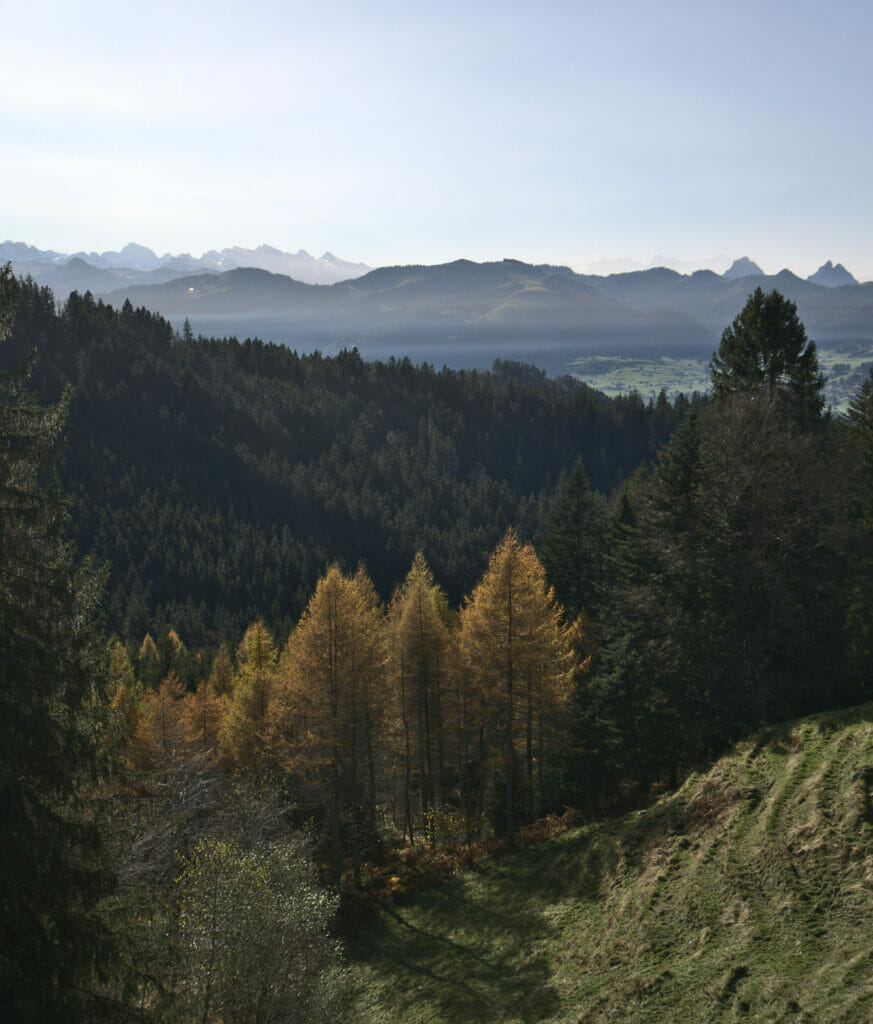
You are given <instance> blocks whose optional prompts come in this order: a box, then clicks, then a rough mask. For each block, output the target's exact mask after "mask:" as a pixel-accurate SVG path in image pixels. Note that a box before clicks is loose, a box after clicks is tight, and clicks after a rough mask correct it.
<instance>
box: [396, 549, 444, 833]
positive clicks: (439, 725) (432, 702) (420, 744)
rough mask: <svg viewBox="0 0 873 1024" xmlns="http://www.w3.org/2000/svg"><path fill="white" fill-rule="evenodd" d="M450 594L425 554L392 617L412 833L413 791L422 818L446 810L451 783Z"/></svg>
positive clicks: (398, 714)
mask: <svg viewBox="0 0 873 1024" xmlns="http://www.w3.org/2000/svg"><path fill="white" fill-rule="evenodd" d="M449 614H450V613H449V609H448V602H447V601H446V597H445V594H444V593H443V592H442V590H441V589H440V588H439V587H438V586H437V585H436V584H435V583H434V579H433V574H432V573H431V571H430V569H429V568H428V566H427V563H426V562H425V560H424V556H423V555H422V554H421V552H418V554H416V556H415V559H414V561H413V563H412V568H411V569H410V571H409V574H408V575H407V577H406V580H405V581H404V584H403V586H402V588H401V589H400V590H399V592H398V594H397V595H396V597H395V600H394V602H393V603H392V605H391V608H390V611H389V662H388V664H389V678H390V680H391V685H392V688H393V691H394V693H393V700H392V706H393V707H394V708H395V714H394V721H395V733H396V734H397V735H398V739H399V745H400V747H401V751H402V753H401V757H400V760H401V761H402V764H403V779H404V781H403V806H404V823H405V827H406V831H407V833H408V835H409V839H410V841H413V840H414V832H413V822H414V817H415V815H414V813H413V795H412V794H413V791H414V792H415V793H417V796H418V800H417V803H418V808H417V809H418V810H419V812H420V813H421V815H422V816H425V817H426V816H427V815H428V814H429V813H430V812H433V811H434V810H435V809H437V808H438V807H440V806H441V804H442V801H443V793H442V788H443V784H444V781H445V778H446V767H447V765H446V759H447V736H446V712H447V710H448V708H447V706H446V704H447V700H448V697H449V692H448V676H449V665H450V657H451V654H450V652H451V645H452V638H451V635H450V633H449V629H448V626H447V624H446V623H447V620H448V618H449Z"/></svg>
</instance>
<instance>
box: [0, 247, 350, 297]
mask: <svg viewBox="0 0 873 1024" xmlns="http://www.w3.org/2000/svg"><path fill="white" fill-rule="evenodd" d="M7 260H10V261H11V262H12V264H13V266H14V268H15V272H16V273H17V274H20V275H25V274H30V275H31V276H32V277H33V278H34V279H35V280H36V281H39V283H40V284H46V285H48V286H49V287H50V288H56V289H58V290H59V291H61V290H63V288H65V287H67V284H68V282H75V283H73V284H71V285H70V288H71V289H72V288H75V289H76V290H77V291H91V292H94V293H95V294H99V293H102V292H106V291H110V290H112V289H113V288H118V287H121V286H122V285H124V284H157V283H162V282H164V281H171V280H173V279H174V278H177V277H184V276H186V275H189V274H198V273H212V272H215V273H220V272H222V271H227V270H233V269H235V268H237V267H258V268H260V269H261V270H269V271H271V272H273V273H275V274H286V275H288V276H289V277H293V278H295V279H296V280H298V281H305V282H307V283H308V284H335V283H336V282H337V281H347V280H349V279H351V278H354V277H360V276H361V275H362V274H366V273H367V271H368V270H370V267H368V266H367V265H366V264H364V263H351V262H349V261H348V260H341V259H338V258H337V257H336V256H334V255H333V253H330V252H326V253H324V254H323V255H322V256H320V257H318V259H316V258H315V257H314V256H310V254H309V253H308V252H307V251H306V250H305V249H299V250H298V251H297V252H294V253H290V252H282V251H281V250H280V249H274V248H273V247H272V246H269V245H261V246H259V247H258V248H257V249H243V248H240V247H239V246H233V247H232V248H229V249H221V250H220V251H219V250H216V249H210V250H209V252H205V253H203V255H202V256H199V257H195V256H191V255H190V254H189V253H180V254H179V255H176V256H174V255H172V254H171V253H165V254H164V255H163V256H158V255H157V254H156V253H154V252H153V251H152V250H151V249H149V248H147V247H146V246H144V245H137V244H136V243H135V242H131V243H129V244H128V245H126V246H125V247H124V248H123V249H122V250H121V251H120V252H114V251H112V252H102V253H96V252H91V253H86V252H77V253H73V254H72V255H69V254H66V253H59V252H55V251H54V250H52V249H49V250H42V249H37V248H35V247H34V246H32V245H26V244H25V243H23V242H2V243H0V263H5V262H6V261H7ZM71 264H72V268H71V269H70V265H71Z"/></svg>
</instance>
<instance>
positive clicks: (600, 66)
mask: <svg viewBox="0 0 873 1024" xmlns="http://www.w3.org/2000/svg"><path fill="white" fill-rule="evenodd" d="M871 43H873V4H871V3H870V0H858V2H850V0H833V2H831V3H830V4H829V5H825V4H823V3H822V2H821V0H816V2H805V0H791V2H785V3H783V2H769V0H755V2H746V0H739V2H737V0H734V2H732V3H725V2H723V0H720V2H717V3H716V2H710V0H689V2H679V0H659V2H655V0H649V2H637V3H623V2H620V0H618V2H616V0H614V2H612V3H609V4H607V3H604V2H602V0H597V2H596V3H595V2H591V3H589V2H587V0H575V2H568V3H565V2H559V0H541V2H539V3H536V4H534V3H530V2H527V0H526V2H524V3H515V2H512V0H500V2H491V0H484V2H483V0H465V2H463V3H456V2H454V0H439V2H436V0H433V2H429V3H426V4H425V3H415V2H406V3H385V2H379V0H372V2H371V3H369V4H362V3H360V0H357V2H349V3H345V2H341V3H331V2H329V0H323V2H322V3H321V4H319V5H317V7H316V4H314V3H313V2H312V0H309V2H307V3H305V4H304V3H298V2H296V0H291V2H289V0H282V2H278V0H276V2H274V0H248V2H247V3H240V2H238V0H236V2H233V3H230V2H225V0H209V2H208V3H205V2H203V3H201V2H199V0H196V2H189V0H184V2H183V3H181V4H178V3H177V2H176V0H174V2H172V3H169V2H165V0H150V2H149V4H148V5H142V6H139V5H136V6H135V5H133V4H130V3H126V2H123V0H122V2H119V0H114V2H112V3H102V2H88V0H85V2H81V3H73V2H70V0H43V2H42V3H40V4H38V5H37V6H35V7H30V6H29V5H27V4H16V5H7V7H6V9H5V10H4V13H3V18H2V41H0V52H2V63H3V69H2V85H0V161H2V162H0V166H2V175H0V185H2V198H0V239H11V240H13V241H25V242H30V243H31V244H34V245H37V246H38V247H40V248H53V249H57V250H60V251H75V250H78V249H85V250H98V251H99V250H104V249H119V248H121V247H122V246H123V245H124V244H125V243H126V242H129V241H137V242H140V243H142V244H144V245H148V246H150V247H151V248H153V249H155V250H156V251H157V252H158V253H164V252H167V251H170V252H174V253H175V252H179V251H188V252H191V253H193V254H194V255H200V254H201V253H202V252H203V251H204V250H206V249H211V248H223V247H224V246H229V245H242V246H247V247H255V246H257V245H259V244H261V243H263V242H266V243H268V244H271V245H275V246H277V247H278V248H281V249H287V250H292V251H293V250H296V249H298V248H306V249H308V250H309V251H310V252H312V253H313V254H314V255H320V254H321V253H322V252H323V251H324V250H325V249H329V250H331V251H332V252H334V253H335V254H336V255H338V256H341V257H343V258H346V259H353V260H361V261H364V262H366V263H369V264H371V265H374V266H375V265H381V264H386V263H437V262H443V261H445V260H450V259H454V258H457V257H460V256H465V257H468V258H471V259H475V260H485V259H501V258H503V257H515V258H518V259H523V260H529V261H535V262H550V263H566V264H569V265H570V266H572V267H574V268H576V269H584V268H586V267H587V266H589V265H590V264H592V263H594V262H596V261H602V260H621V259H625V258H630V259H632V260H635V261H637V262H638V263H641V264H647V263H649V262H650V261H651V260H652V258H653V257H654V256H655V255H656V254H659V255H662V256H672V257H677V258H679V259H680V260H684V261H687V262H689V263H691V264H695V265H701V264H703V263H705V262H706V261H707V260H708V259H710V258H712V257H714V256H716V255H723V256H728V257H730V258H734V257H737V256H742V255H748V256H750V257H752V258H753V259H755V260H757V261H758V263H760V264H761V266H762V267H763V268H764V269H765V270H767V271H776V270H778V269H780V268H781V267H783V266H788V267H790V268H791V269H793V270H795V271H796V272H797V273H801V274H803V275H806V274H808V273H810V272H811V271H813V270H815V269H816V268H817V267H818V266H819V264H821V263H823V262H824V261H825V260H826V259H832V260H834V261H835V262H836V261H841V262H843V263H844V264H845V265H846V266H847V267H848V268H849V269H850V270H851V271H853V272H854V273H855V274H856V276H858V277H859V278H861V279H863V280H870V279H873V232H871V228H873V198H871V196H873V184H871V183H873V132H871V100H873V76H871V71H870V56H869V51H870V47H871ZM601 266H603V267H607V266H608V265H607V264H601ZM724 266H726V261H722V265H721V266H720V267H719V268H718V269H723V267H724Z"/></svg>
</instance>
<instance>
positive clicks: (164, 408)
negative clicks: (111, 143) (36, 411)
mask: <svg viewBox="0 0 873 1024" xmlns="http://www.w3.org/2000/svg"><path fill="white" fill-rule="evenodd" d="M31 350H35V351H36V353H37V361H36V366H35V369H34V372H33V374H32V376H31V386H32V387H34V388H35V389H36V391H37V394H38V397H39V399H40V401H42V402H43V403H47V402H53V401H56V400H57V399H58V397H59V396H60V394H61V393H62V391H63V389H64V388H65V387H67V386H70V387H72V389H73V390H72V395H71V399H70V403H69V415H68V419H67V424H66V435H67V446H66V454H65V459H64V462H63V464H62V466H61V482H62V486H63V489H64V492H65V494H67V495H68V496H70V498H71V499H72V510H73V518H72V522H71V530H72V535H73V537H74V539H75V540H76V542H77V546H78V548H79V550H80V552H82V553H93V554H94V555H95V556H96V557H97V558H98V559H101V560H102V559H107V560H108V561H109V563H110V577H109V581H108V585H107V589H106V609H107V613H108V622H109V625H110V627H111V628H112V630H113V631H115V632H117V633H118V634H119V635H121V636H122V637H124V638H125V639H128V640H132V639H134V638H141V637H142V636H143V635H144V633H145V632H147V631H151V632H153V633H155V634H156V635H157V634H158V633H161V634H163V633H165V632H166V629H167V626H168V625H172V626H173V627H174V628H175V629H176V630H177V631H178V632H179V633H180V635H181V636H182V637H183V638H184V639H185V640H186V642H187V643H189V644H195V645H198V646H200V645H203V644H206V643H210V642H215V641H216V640H218V639H226V640H231V639H232V638H238V637H239V636H240V635H241V633H242V631H243V630H244V629H245V627H246V625H247V624H248V623H250V622H251V621H253V620H254V619H255V618H257V617H258V616H261V617H263V618H264V619H265V620H266V621H267V622H269V624H270V625H271V626H272V627H273V628H274V629H276V630H277V632H280V633H287V631H288V629H290V626H291V624H292V623H293V622H294V621H296V619H297V617H298V616H299V615H300V613H301V611H302V610H303V608H304V606H305V605H306V602H307V601H308V600H309V596H310V594H311V593H312V590H313V588H314V586H315V583H316V581H317V580H318V578H319V577H320V576H321V575H322V574H323V573H324V572H325V570H326V569H327V567H328V566H329V565H330V564H332V563H333V562H337V563H338V564H340V565H341V566H342V567H343V568H344V569H346V570H349V569H353V568H354V567H355V566H356V565H357V564H358V563H359V562H363V563H365V564H366V566H367V568H368V571H369V573H370V574H371V576H372V578H373V581H374V584H375V586H376V589H377V590H378V592H379V593H380V595H381V596H382V597H383V598H384V599H387V598H388V597H389V595H390V592H391V588H392V587H393V586H394V584H395V582H396V581H397V580H398V579H400V578H402V576H403V574H404V573H405V572H406V571H407V569H408V567H409V565H410V563H411V561H412V558H413V557H414V555H415V553H416V551H418V550H419V549H421V550H423V551H424V552H425V554H426V556H427V559H428V562H429V564H430V565H431V566H432V567H433V570H434V573H435V574H436V576H437V578H438V579H439V580H440V581H441V583H442V585H443V587H444V588H445V590H446V593H447V595H448V596H449V599H450V601H452V602H453V603H457V602H459V601H460V599H461V597H462V596H463V595H464V594H465V593H467V592H469V590H470V588H471V587H472V586H473V584H474V582H475V581H476V580H477V579H478V578H479V577H480V576H481V574H482V572H483V571H484V569H485V564H486V560H487V557H488V552H489V551H491V550H493V548H494V547H495V545H496V544H497V543H498V542H499V540H500V538H501V537H502V536H503V534H504V533H505V531H506V529H507V528H508V527H509V526H510V525H512V526H514V527H515V529H516V530H517V531H518V533H519V535H520V536H521V537H523V538H525V539H536V537H537V531H538V529H539V526H540V524H541V523H542V520H543V517H544V513H545V509H546V506H547V504H548V501H549V500H550V498H551V496H552V494H553V492H554V488H555V486H556V484H557V482H558V480H559V477H560V475H561V473H562V472H566V471H567V469H568V468H569V467H570V466H571V465H572V463H573V461H574V459H575V458H576V457H577V456H580V455H581V457H582V458H583V461H584V463H585V466H586V469H587V471H588V474H589V477H590V479H591V483H592V486H593V487H595V488H596V489H597V490H599V491H601V492H602V493H604V494H608V493H611V492H612V491H614V490H615V488H616V487H618V486H619V485H620V483H621V482H622V480H624V479H625V478H626V477H627V476H628V475H629V474H630V473H632V472H633V471H634V470H635V469H636V468H637V466H638V465H640V464H641V463H650V462H651V460H652V459H653V457H654V454H655V453H656V452H657V451H658V449H659V448H660V447H661V446H662V445H663V443H664V442H665V441H666V440H667V439H668V438H669V437H670V436H671V434H672V432H673V430H674V429H675V427H676V425H677V424H678V423H679V422H680V421H681V419H682V417H683V416H684V413H685V409H686V407H687V402H685V400H684V399H680V400H679V401H678V402H677V403H676V404H675V406H674V405H671V404H670V403H669V402H668V401H667V400H666V398H665V397H664V396H662V397H661V398H659V400H658V401H657V402H654V403H649V404H648V405H645V404H644V403H643V402H642V400H641V399H640V398H639V396H637V395H635V394H634V395H629V396H627V397H625V398H619V399H615V400H610V399H607V398H605V397H604V396H603V395H600V394H599V393H597V392H595V391H593V390H592V389H590V388H588V387H587V386H586V385H584V384H583V383H581V382H579V381H576V380H574V379H571V378H562V379H560V380H549V379H547V378H546V377H545V375H544V374H542V373H541V372H539V371H537V370H535V369H534V368H532V367H529V366H524V365H520V364H517V363H512V362H499V361H498V362H497V363H496V364H495V367H494V369H493V371H491V372H474V371H450V370H442V371H439V372H437V371H435V370H434V369H433V368H431V367H429V366H422V367H415V366H413V365H412V364H411V363H410V362H409V361H408V360H403V361H400V362H394V361H392V362H389V363H378V362H377V363H365V362H364V361H363V360H362V359H361V358H360V356H359V355H358V354H357V352H355V351H351V352H349V351H345V352H341V353H340V354H338V355H336V356H333V357H324V356H321V355H319V354H313V355H303V356H301V355H298V354H297V353H295V352H293V351H291V350H289V349H287V348H284V347H282V346H276V345H270V344H264V343H262V342H259V341H256V340H249V341H245V342H242V343H240V342H238V341H236V340H235V339H224V340H216V339H205V338H194V337H192V336H191V333H190V331H183V332H182V334H181V336H179V335H177V334H175V333H174V331H173V329H172V327H171V326H170V324H169V323H168V322H167V321H165V320H163V319H162V318H161V317H159V316H156V315H154V314H151V313H149V312H147V311H146V310H144V309H134V308H133V307H132V306H131V305H130V304H129V303H126V304H125V305H124V307H123V308H122V309H119V310H116V309H113V308H112V307H111V306H108V305H105V304H104V303H102V302H98V301H95V300H94V299H93V298H92V297H91V296H90V295H89V294H86V295H84V296H81V295H78V294H77V293H73V294H72V295H70V297H69V298H68V299H67V301H66V302H65V303H64V304H63V306H62V307H61V308H60V309H58V308H57V307H56V303H55V300H54V297H53V296H52V294H51V292H50V291H49V290H48V289H45V288H39V287H37V286H36V285H35V284H34V283H33V282H31V281H24V282H22V283H21V288H20V298H19V303H18V311H17V316H16V318H15V321H14V324H13V329H12V334H11V337H10V338H9V339H8V341H7V342H6V343H5V344H4V346H3V350H2V353H0V354H2V359H3V365H6V366H15V365H18V364H19V363H20V362H21V360H22V359H24V358H25V357H26V356H27V354H28V353H29V352H30V351H31Z"/></svg>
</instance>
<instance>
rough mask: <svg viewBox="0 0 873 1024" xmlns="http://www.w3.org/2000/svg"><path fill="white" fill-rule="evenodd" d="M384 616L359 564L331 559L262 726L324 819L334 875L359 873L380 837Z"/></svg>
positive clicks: (291, 643) (286, 655)
mask: <svg viewBox="0 0 873 1024" xmlns="http://www.w3.org/2000/svg"><path fill="white" fill-rule="evenodd" d="M384 668H385V619H384V615H383V612H382V609H381V606H380V604H379V599H378V596H377V594H376V592H375V590H374V588H373V584H372V582H371V581H370V578H369V577H368V576H367V574H366V572H365V571H364V569H363V568H359V569H358V571H357V572H356V573H355V574H354V575H351V576H346V575H344V574H343V573H342V572H341V571H340V569H339V568H338V566H335V565H334V566H332V567H331V568H330V569H328V571H327V574H326V575H325V576H324V577H322V579H321V580H319V582H318V585H317V586H316V588H315V592H314V594H313V595H312V597H311V598H310V601H309V604H308V605H307V606H306V609H305V611H304V613H303V615H302V616H301V619H300V621H299V623H298V624H297V626H296V627H295V629H294V631H293V632H292V633H291V636H290V637H289V638H288V643H287V645H286V647H285V650H284V651H283V653H282V660H281V679H280V683H279V685H278V687H277V689H276V693H275V695H274V698H273V700H272V702H271V706H270V712H269V723H268V726H269V728H268V736H269V745H270V749H271V751H272V753H273V754H274V756H275V757H277V759H278V760H279V762H280V763H281V764H282V765H283V766H284V767H285V769H286V770H287V771H288V772H289V773H290V774H291V775H292V777H293V779H294V780H296V783H297V786H298V792H299V795H300V796H301V797H302V798H303V801H304V803H305V804H306V805H307V806H311V807H312V809H313V810H314V811H315V812H318V813H320V814H321V815H322V816H323V818H324V820H325V825H326V831H327V839H328V846H329V849H330V858H331V873H332V876H333V880H334V881H335V882H337V881H339V877H340V872H341V862H342V856H343V853H344V852H349V853H351V854H352V857H353V862H354V867H355V873H356V876H357V873H358V869H359V867H360V856H361V854H362V853H363V852H366V850H367V849H368V848H370V847H371V846H372V843H373V841H374V839H375V835H376V765H377V755H378V749H377V742H378V738H379V736H378V734H379V729H380V725H381V718H382V714H383V703H384V701H383V692H382V691H383V679H384Z"/></svg>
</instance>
